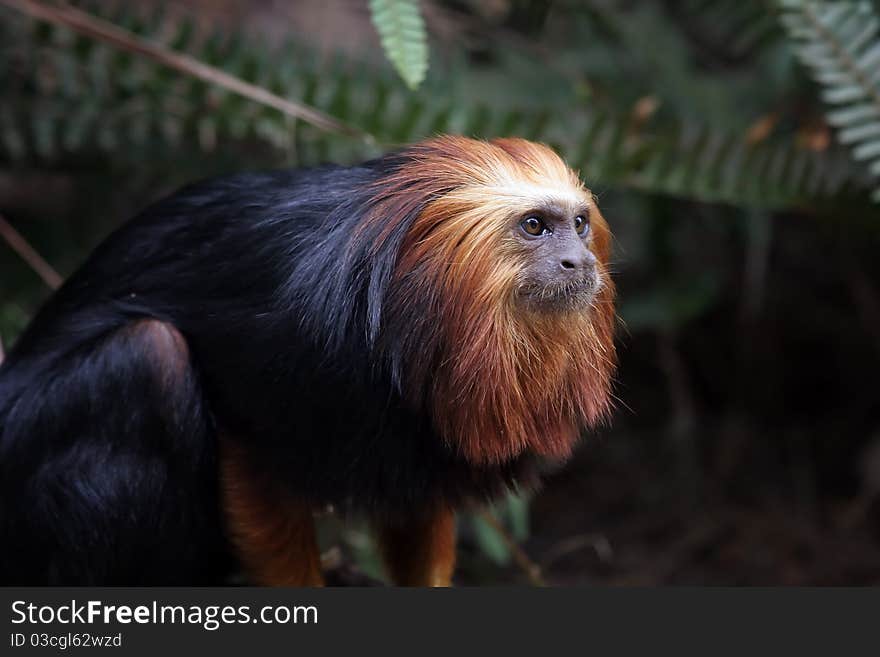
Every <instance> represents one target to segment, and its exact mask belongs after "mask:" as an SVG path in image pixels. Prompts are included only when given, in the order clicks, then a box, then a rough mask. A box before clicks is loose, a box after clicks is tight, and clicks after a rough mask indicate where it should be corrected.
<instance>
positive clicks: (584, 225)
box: [574, 214, 590, 235]
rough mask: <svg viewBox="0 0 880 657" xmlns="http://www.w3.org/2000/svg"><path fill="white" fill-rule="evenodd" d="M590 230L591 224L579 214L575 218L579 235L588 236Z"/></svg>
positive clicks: (575, 228) (575, 226) (575, 225)
mask: <svg viewBox="0 0 880 657" xmlns="http://www.w3.org/2000/svg"><path fill="white" fill-rule="evenodd" d="M589 228H590V222H589V221H588V220H587V218H586V217H585V216H584V215H582V214H579V215H578V216H576V217H575V218H574V230H575V232H577V234H578V235H586V233H587V230H588V229H589Z"/></svg>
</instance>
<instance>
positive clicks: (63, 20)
mask: <svg viewBox="0 0 880 657" xmlns="http://www.w3.org/2000/svg"><path fill="white" fill-rule="evenodd" d="M0 4H4V5H6V6H7V7H11V8H13V9H16V10H18V11H20V12H22V13H24V14H27V15H28V16H31V17H33V18H37V19H39V20H43V21H46V22H48V23H52V24H53V25H63V26H65V27H68V28H70V29H72V30H73V31H75V32H79V33H80V34H84V35H86V36H88V37H91V38H93V39H97V40H99V41H104V42H105V43H109V44H111V45H113V46H115V47H117V48H121V49H122V50H127V51H129V52H133V53H136V54H138V55H143V56H144V57H148V58H150V59H152V60H154V61H156V62H159V63H160V64H162V65H164V66H168V67H169V68H173V69H175V70H177V71H180V72H182V73H185V74H187V75H191V76H192V77H195V78H198V79H200V80H203V81H205V82H208V83H211V84H215V85H217V86H218V87H223V88H224V89H226V90H228V91H231V92H233V93H236V94H238V95H240V96H244V97H245V98H247V99H248V100H252V101H254V102H257V103H260V104H262V105H266V106H268V107H272V108H274V109H277V110H278V111H279V112H282V113H283V114H286V115H287V116H291V117H294V118H296V119H301V120H303V121H305V122H307V123H311V124H312V125H313V126H315V127H317V128H320V129H321V130H327V131H329V132H338V133H341V134H344V135H348V136H350V137H358V138H360V139H363V140H364V141H366V142H368V143H375V142H376V139H375V138H374V137H373V136H372V135H370V134H369V133H366V132H364V131H363V130H360V129H359V128H355V127H354V126H351V125H348V124H347V123H344V122H342V121H339V120H338V119H335V118H333V117H332V116H330V115H329V114H325V113H324V112H321V111H320V110H318V109H315V108H314V107H310V106H308V105H304V104H303V103H297V102H294V101H292V100H287V99H286V98H282V97H281V96H278V95H277V94H274V93H272V92H271V91H269V90H267V89H264V88H263V87H260V86H257V85H255V84H251V83H250V82H247V81H245V80H242V79H241V78H239V77H236V76H234V75H231V74H229V73H227V72H226V71H223V70H221V69H219V68H215V67H213V66H209V65H208V64H205V63H204V62H201V61H199V60H198V59H196V58H194V57H190V56H189V55H184V54H182V53H179V52H175V51H174V50H171V49H170V48H167V47H165V46H163V45H161V44H158V43H155V42H153V41H150V40H148V39H144V38H142V37H139V36H137V35H136V34H132V33H131V32H129V31H127V30H124V29H122V28H121V27H119V26H117V25H114V24H113V23H110V22H108V21H105V20H102V19H100V18H97V17H95V16H92V15H91V14H88V13H86V12H84V11H80V10H79V9H74V8H73V7H69V6H66V5H61V6H54V5H53V6H50V5H46V4H43V3H42V2H34V0H0Z"/></svg>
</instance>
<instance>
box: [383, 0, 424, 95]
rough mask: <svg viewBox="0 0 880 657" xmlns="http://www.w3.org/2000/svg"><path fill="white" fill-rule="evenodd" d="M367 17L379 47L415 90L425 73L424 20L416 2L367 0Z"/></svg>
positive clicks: (407, 0)
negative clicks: (368, 14)
mask: <svg viewBox="0 0 880 657" xmlns="http://www.w3.org/2000/svg"><path fill="white" fill-rule="evenodd" d="M370 15H371V18H372V20H373V25H375V27H376V31H377V32H378V33H379V38H380V39H381V41H382V48H383V49H384V50H385V54H386V56H387V57H388V59H389V60H391V63H392V64H394V67H395V68H396V69H397V72H398V73H400V77H402V78H403V81H404V82H406V84H407V86H408V87H409V88H410V89H416V88H418V86H419V85H420V84H421V83H422V80H424V79H425V73H427V71H428V42H427V37H426V35H425V21H424V19H423V18H422V13H421V11H420V10H419V4H418V1H417V0H370Z"/></svg>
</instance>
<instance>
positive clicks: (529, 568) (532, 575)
mask: <svg viewBox="0 0 880 657" xmlns="http://www.w3.org/2000/svg"><path fill="white" fill-rule="evenodd" d="M478 513H479V515H480V517H481V518H482V519H483V521H484V522H485V523H486V524H487V525H489V526H490V527H491V528H492V529H494V530H495V531H496V532H498V535H499V536H501V538H502V540H503V541H504V543H505V544H506V545H507V548H508V549H509V550H510V553H511V554H512V555H513V560H514V561H516V563H517V565H518V566H519V567H520V568H521V569H522V571H523V572H524V573H525V574H526V577H528V578H529V581H530V582H531V583H532V585H533V586H547V582H545V581H544V577H543V575H541V567H540V566H539V565H538V564H536V563H535V562H534V561H532V559H531V557H529V555H528V554H526V552H525V550H523V549H522V548H521V547H520V546H519V544H518V543H517V542H516V539H514V538H513V536H511V535H510V532H509V531H507V528H506V527H505V526H504V525H502V524H501V523H500V522H499V521H498V518H496V517H495V516H494V515H492V512H491V511H489V510H488V509H480V510H479V511H478Z"/></svg>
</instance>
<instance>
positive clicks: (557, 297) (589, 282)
mask: <svg viewBox="0 0 880 657" xmlns="http://www.w3.org/2000/svg"><path fill="white" fill-rule="evenodd" d="M598 291H599V280H598V277H597V276H595V275H590V276H585V277H583V278H579V279H576V280H572V281H566V282H564V283H551V284H543V285H542V284H536V283H524V284H523V285H520V286H519V287H518V288H517V297H518V298H519V299H521V300H522V301H523V302H525V303H527V304H528V305H530V306H534V307H536V308H538V309H545V310H557V309H566V308H570V309H576V308H584V307H587V306H589V305H590V303H591V302H592V300H593V297H595V296H596V293H597V292H598Z"/></svg>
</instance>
